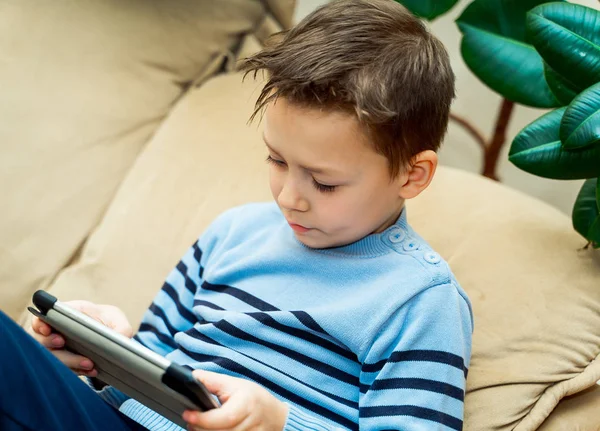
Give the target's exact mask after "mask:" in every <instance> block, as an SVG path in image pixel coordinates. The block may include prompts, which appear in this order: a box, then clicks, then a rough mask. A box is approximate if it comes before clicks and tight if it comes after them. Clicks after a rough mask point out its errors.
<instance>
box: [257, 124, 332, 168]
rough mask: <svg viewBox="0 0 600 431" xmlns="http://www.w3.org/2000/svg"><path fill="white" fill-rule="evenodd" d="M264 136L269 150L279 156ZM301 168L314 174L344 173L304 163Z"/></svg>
mask: <svg viewBox="0 0 600 431" xmlns="http://www.w3.org/2000/svg"><path fill="white" fill-rule="evenodd" d="M262 138H263V141H264V142H265V145H266V146H267V147H268V148H269V150H271V151H273V152H274V153H275V154H277V155H278V156H281V155H280V154H279V153H278V152H277V151H276V150H275V149H274V148H273V147H272V146H271V145H269V143H268V142H267V139H266V138H265V135H264V134H263V136H262ZM300 168H302V169H304V170H305V171H308V172H312V173H314V174H332V175H341V174H342V173H341V172H339V171H335V170H329V169H323V168H316V167H314V168H311V167H308V166H302V165H300Z"/></svg>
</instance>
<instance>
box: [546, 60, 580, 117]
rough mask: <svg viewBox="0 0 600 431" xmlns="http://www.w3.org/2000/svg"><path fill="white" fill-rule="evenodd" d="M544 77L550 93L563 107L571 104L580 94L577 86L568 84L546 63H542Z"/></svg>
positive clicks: (567, 81)
mask: <svg viewBox="0 0 600 431" xmlns="http://www.w3.org/2000/svg"><path fill="white" fill-rule="evenodd" d="M544 76H545V77H546V82H548V86H549V87H550V89H551V90H552V93H553V94H554V96H555V97H556V98H557V99H558V101H559V102H560V103H561V105H563V106H567V105H568V104H569V103H571V102H572V101H573V99H575V97H577V95H578V94H579V93H580V91H579V89H578V87H577V85H575V84H573V83H572V82H569V80H568V79H567V78H565V77H564V76H562V75H561V74H559V73H558V72H556V70H554V69H552V68H551V67H550V66H548V63H546V62H544Z"/></svg>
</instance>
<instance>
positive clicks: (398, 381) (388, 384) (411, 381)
mask: <svg viewBox="0 0 600 431" xmlns="http://www.w3.org/2000/svg"><path fill="white" fill-rule="evenodd" d="M386 389H419V390H423V391H429V392H437V393H438V394H443V395H447V396H449V397H452V398H454V399H457V400H459V401H464V399H465V393H464V391H463V390H462V389H461V388H459V387H456V386H454V385H451V384H448V383H444V382H439V381H437V380H429V379H420V378H393V379H381V380H375V382H374V383H373V384H372V385H371V386H370V387H369V386H368V385H360V391H361V392H362V393H366V392H367V391H381V390H386Z"/></svg>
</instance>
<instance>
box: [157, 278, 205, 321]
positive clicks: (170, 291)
mask: <svg viewBox="0 0 600 431" xmlns="http://www.w3.org/2000/svg"><path fill="white" fill-rule="evenodd" d="M162 290H163V291H164V292H165V293H166V294H167V295H169V297H170V298H171V300H172V301H173V303H174V304H175V307H177V311H178V312H179V314H180V315H181V317H183V318H184V319H185V320H187V321H188V322H190V323H191V324H192V325H193V324H194V323H196V322H197V321H198V319H197V318H196V316H194V313H192V312H191V311H190V310H188V309H187V308H185V307H184V306H183V304H181V300H180V299H179V294H178V293H177V291H176V290H175V288H174V287H173V286H171V285H170V284H169V283H168V282H165V283H164V284H163V287H162Z"/></svg>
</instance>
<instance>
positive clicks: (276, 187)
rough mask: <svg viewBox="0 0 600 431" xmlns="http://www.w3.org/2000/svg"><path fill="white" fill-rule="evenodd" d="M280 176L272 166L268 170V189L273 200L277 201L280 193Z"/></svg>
mask: <svg viewBox="0 0 600 431" xmlns="http://www.w3.org/2000/svg"><path fill="white" fill-rule="evenodd" d="M281 184H282V180H281V175H280V174H278V172H277V170H276V169H274V168H273V167H272V166H271V167H270V168H269V187H270V188H271V194H272V195H273V198H274V199H277V196H279V193H281V187H282V185H281Z"/></svg>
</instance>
